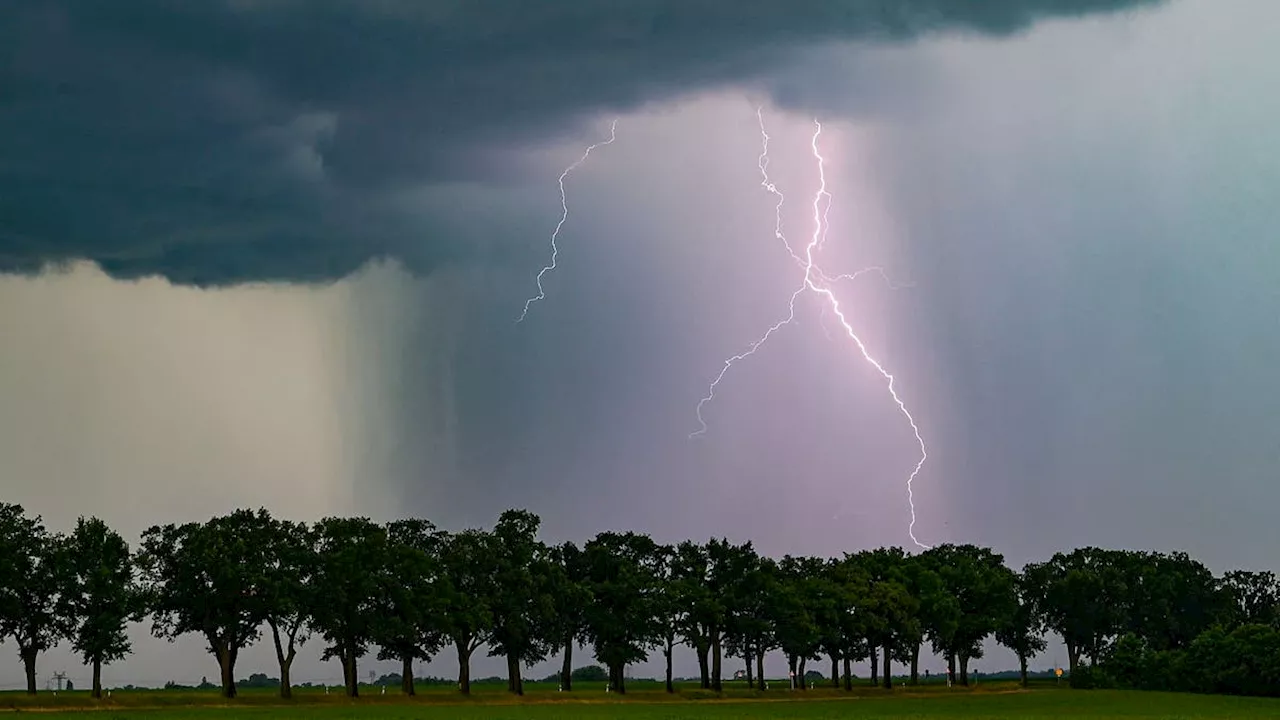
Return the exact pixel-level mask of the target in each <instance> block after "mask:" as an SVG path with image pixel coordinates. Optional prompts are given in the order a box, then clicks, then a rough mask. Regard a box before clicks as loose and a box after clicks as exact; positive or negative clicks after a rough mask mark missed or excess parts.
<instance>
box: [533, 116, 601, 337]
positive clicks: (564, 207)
mask: <svg viewBox="0 0 1280 720" xmlns="http://www.w3.org/2000/svg"><path fill="white" fill-rule="evenodd" d="M617 137H618V119H617V118H614V119H613V123H611V124H610V125H609V139H608V140H602V141H600V142H598V143H596V144H594V145H591V146H588V147H587V149H586V150H585V151H584V152H583V153H582V157H580V158H578V160H577V161H576V162H574V163H573V164H572V165H570V166H569V167H567V168H565V169H564V172H562V173H560V210H561V214H560V222H558V223H556V229H555V230H554V231H553V232H552V233H551V263H550V264H548V265H546V266H544V267H543V268H542V269H541V270H539V271H538V276H537V278H536V281H537V284H538V294H537V295H534V296H533V297H531V298H529V299H528V300H525V301H524V310H521V311H520V317H518V318H516V322H517V323H520V322H523V321H524V319H525V317H526V316H527V315H528V314H529V306H530V305H533V304H534V303H536V302H538V301H539V300H542V299H543V298H545V297H546V296H547V293H546V291H545V290H543V288H542V276H543V275H546V274H547V273H549V272H551V271H552V270H555V269H556V261H557V260H558V259H559V256H560V247H559V246H558V245H557V244H556V240H557V239H558V238H559V237H560V228H562V227H564V224H565V221H566V220H568V219H569V200H568V197H567V196H566V195H565V191H564V179H565V178H566V177H568V176H569V173H571V172H573V171H574V170H576V169H578V166H579V165H581V164H582V163H584V162H586V161H587V158H588V157H590V155H591V151H592V150H595V149H596V148H598V147H602V146H604V145H611V144H613V141H614V140H616V139H617Z"/></svg>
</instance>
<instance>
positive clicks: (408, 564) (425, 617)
mask: <svg viewBox="0 0 1280 720" xmlns="http://www.w3.org/2000/svg"><path fill="white" fill-rule="evenodd" d="M442 541H443V535H442V533H440V532H439V531H437V530H436V527H435V526H434V525H432V524H431V523H430V522H427V521H426V520H418V519H409V520H399V521H396V522H393V523H390V524H389V525H387V549H386V553H385V556H384V560H385V562H384V563H383V565H382V567H381V568H380V569H379V577H378V587H379V590H378V596H379V600H378V602H377V609H376V610H375V612H374V615H373V619H374V626H373V639H374V642H376V643H377V644H378V645H379V646H380V648H381V650H380V652H379V653H378V659H379V660H399V661H400V663H401V672H400V686H401V690H402V691H403V692H404V694H405V695H415V694H416V693H417V691H416V689H415V688H414V683H413V663H414V661H415V660H422V661H423V662H429V661H430V660H431V658H432V657H434V656H435V654H436V653H437V652H439V650H440V646H441V644H442V642H443V639H442V635H441V630H440V628H441V619H440V616H441V612H442V609H441V598H440V592H439V590H440V587H439V585H440V558H439V556H440V543H441V542H442Z"/></svg>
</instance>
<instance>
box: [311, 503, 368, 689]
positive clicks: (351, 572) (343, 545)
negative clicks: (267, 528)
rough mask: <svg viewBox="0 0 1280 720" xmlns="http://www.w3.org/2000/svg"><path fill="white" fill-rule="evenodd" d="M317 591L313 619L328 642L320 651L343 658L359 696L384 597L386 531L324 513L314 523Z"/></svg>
mask: <svg viewBox="0 0 1280 720" xmlns="http://www.w3.org/2000/svg"><path fill="white" fill-rule="evenodd" d="M315 533H316V553H317V555H316V573H315V582H316V587H317V588H318V589H319V592H318V593H316V595H315V598H316V601H315V602H314V603H313V604H312V607H311V609H310V613H309V614H310V616H311V622H312V624H313V626H314V627H315V629H316V632H318V633H319V634H320V635H321V637H323V638H324V639H325V641H326V642H328V643H329V645H328V647H326V648H325V650H324V654H323V655H322V656H321V657H322V659H324V660H329V659H332V658H337V659H338V661H339V662H340V663H342V678H343V681H344V683H345V685H346V691H347V696H348V697H359V695H360V676H359V674H358V673H357V663H358V662H359V659H360V658H362V657H364V655H365V654H366V653H367V652H368V651H369V643H370V642H371V640H372V637H373V634H374V627H375V624H376V622H377V620H376V618H377V609H378V603H379V602H380V600H381V591H382V583H381V582H380V580H381V577H380V575H381V573H380V571H381V569H382V567H383V563H384V562H385V561H386V549H387V532H386V530H385V529H384V528H383V527H382V526H380V525H378V524H377V523H375V522H373V521H372V520H369V519H368V518H334V517H330V518H325V519H323V520H321V521H320V522H319V523H316V527H315Z"/></svg>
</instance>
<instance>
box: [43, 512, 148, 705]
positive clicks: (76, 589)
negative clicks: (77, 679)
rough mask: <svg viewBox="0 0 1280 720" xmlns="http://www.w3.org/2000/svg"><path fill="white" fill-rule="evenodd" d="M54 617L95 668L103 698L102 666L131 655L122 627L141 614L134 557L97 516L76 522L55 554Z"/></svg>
mask: <svg viewBox="0 0 1280 720" xmlns="http://www.w3.org/2000/svg"><path fill="white" fill-rule="evenodd" d="M57 564H58V566H59V568H60V571H59V583H58V584H59V590H58V600H59V602H58V610H57V612H58V614H59V615H61V616H62V617H63V618H65V619H66V620H67V621H68V622H69V623H70V624H71V632H70V637H71V646H72V648H74V649H75V651H76V652H78V653H80V656H81V658H82V659H83V660H84V662H85V663H86V664H88V665H90V666H92V668H93V689H92V694H93V697H95V698H101V697H102V666H103V665H104V664H107V663H111V662H114V661H116V660H120V659H122V658H124V657H125V656H127V655H128V654H129V652H130V650H131V649H132V648H131V644H130V642H129V636H128V635H127V634H126V633H125V625H126V624H127V623H129V622H130V621H135V620H137V619H139V618H140V616H141V614H142V610H143V607H142V603H141V595H140V593H139V591H138V587H137V585H136V584H135V582H134V577H133V568H134V566H133V556H132V555H131V554H130V551H129V544H128V543H127V542H125V540H124V538H123V537H121V536H120V534H119V533H117V532H115V531H114V530H112V529H111V528H109V527H107V524H106V523H104V522H103V521H101V520H99V519H98V518H89V519H87V520H86V519H85V518H83V517H82V518H80V519H79V520H77V521H76V529H75V531H73V532H72V533H71V535H70V536H69V537H67V538H66V541H65V542H64V543H63V544H62V547H61V552H60V553H59V554H58V560H57Z"/></svg>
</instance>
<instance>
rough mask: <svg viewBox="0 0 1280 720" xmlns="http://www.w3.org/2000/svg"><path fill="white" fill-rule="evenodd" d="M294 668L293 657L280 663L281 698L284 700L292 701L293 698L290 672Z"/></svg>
mask: <svg viewBox="0 0 1280 720" xmlns="http://www.w3.org/2000/svg"><path fill="white" fill-rule="evenodd" d="M292 668H293V658H292V657H289V658H285V659H284V660H282V661H281V662H280V698H281V699H283V700H291V699H292V698H293V681H292V679H291V678H290V675H289V671H290V670H291V669H292Z"/></svg>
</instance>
